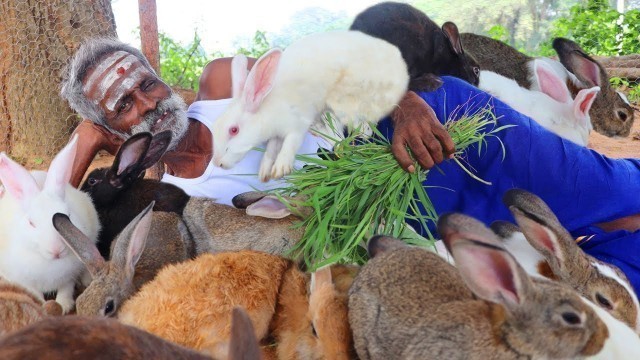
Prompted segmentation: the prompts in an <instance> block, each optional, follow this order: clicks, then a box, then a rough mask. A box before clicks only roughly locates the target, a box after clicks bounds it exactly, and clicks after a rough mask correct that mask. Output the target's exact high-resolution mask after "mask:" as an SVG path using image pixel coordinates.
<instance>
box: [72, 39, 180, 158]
mask: <svg viewBox="0 0 640 360" xmlns="http://www.w3.org/2000/svg"><path fill="white" fill-rule="evenodd" d="M82 89H83V92H84V94H85V95H86V96H87V98H88V99H89V100H90V101H93V102H94V103H95V104H96V105H98V106H99V107H100V108H101V109H102V110H103V111H104V113H105V117H106V119H105V120H106V125H107V127H108V128H109V129H110V130H112V131H113V132H115V133H117V134H119V135H120V136H122V137H123V138H125V139H126V138H128V137H129V136H131V135H133V134H136V133H139V132H142V131H149V132H151V133H154V134H155V133H158V132H160V131H164V130H171V131H172V135H173V138H172V141H171V145H170V147H169V148H170V149H172V148H174V147H175V145H176V144H177V143H178V141H179V140H180V138H181V137H182V136H183V135H184V133H185V131H186V129H187V124H188V120H187V116H186V111H185V109H186V105H185V103H184V101H183V100H182V98H180V96H179V95H178V94H176V93H174V92H173V91H172V90H171V88H170V87H169V86H167V84H165V83H164V82H162V80H160V79H159V78H158V77H157V76H156V75H155V74H154V73H152V72H151V71H149V69H147V68H146V67H145V66H144V64H143V63H142V62H141V61H140V60H139V59H138V58H137V57H135V56H134V55H132V54H130V53H128V52H125V51H116V52H113V53H110V54H107V55H105V56H103V57H102V59H101V60H100V61H98V63H97V64H96V65H95V66H94V67H93V68H91V69H90V70H89V71H88V72H87V74H86V75H85V78H84V80H83V88H82Z"/></svg>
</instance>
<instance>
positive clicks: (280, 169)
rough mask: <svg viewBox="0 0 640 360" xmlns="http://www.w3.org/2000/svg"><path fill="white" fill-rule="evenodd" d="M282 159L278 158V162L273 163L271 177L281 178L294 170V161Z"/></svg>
mask: <svg viewBox="0 0 640 360" xmlns="http://www.w3.org/2000/svg"><path fill="white" fill-rule="evenodd" d="M281 160H282V159H280V158H278V159H277V160H276V162H275V163H274V164H273V167H272V168H271V178H272V179H279V178H281V177H283V176H285V175H288V174H290V173H291V170H293V161H288V160H287V161H281Z"/></svg>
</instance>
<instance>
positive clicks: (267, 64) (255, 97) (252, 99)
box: [242, 49, 282, 113]
mask: <svg viewBox="0 0 640 360" xmlns="http://www.w3.org/2000/svg"><path fill="white" fill-rule="evenodd" d="M281 55H282V50H280V49H271V50H269V51H268V52H267V53H266V54H264V55H262V56H261V57H260V59H258V61H257V62H256V63H255V65H253V68H251V71H250V72H249V75H248V76H247V81H246V83H245V85H244V91H243V93H242V94H243V99H244V106H245V109H246V110H247V111H248V112H250V113H255V112H256V111H257V110H258V108H259V107H260V104H262V101H263V100H264V99H265V98H266V97H267V95H269V93H270V92H271V89H272V88H273V80H274V79H275V75H276V72H277V70H278V64H279V63H280V57H281Z"/></svg>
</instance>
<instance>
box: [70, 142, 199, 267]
mask: <svg viewBox="0 0 640 360" xmlns="http://www.w3.org/2000/svg"><path fill="white" fill-rule="evenodd" d="M170 143H171V132H170V131H163V132H161V133H158V134H156V135H151V133H147V132H145V133H139V134H135V135H133V136H131V137H130V138H129V139H127V140H126V141H125V142H124V143H123V144H122V146H120V149H119V150H118V153H117V154H116V157H115V160H114V161H113V164H112V165H111V167H105V168H100V169H95V170H93V171H92V172H91V173H90V174H89V176H88V177H87V179H86V180H85V182H84V183H83V184H82V187H81V188H80V189H81V190H82V191H84V192H86V193H88V194H89V195H90V196H91V198H92V200H93V203H94V205H95V207H96V210H97V211H98V216H99V217H100V223H101V224H102V231H101V232H100V235H99V237H98V250H99V251H100V254H101V255H102V256H103V257H105V258H107V259H108V258H109V249H110V246H111V242H112V241H113V239H114V238H115V237H116V235H118V234H119V233H120V231H122V229H124V228H125V226H126V225H127V224H128V223H129V222H131V220H133V218H135V217H136V215H138V214H139V213H140V212H141V211H142V210H143V209H144V208H145V207H146V206H147V205H148V204H149V203H150V202H151V201H155V206H154V208H153V210H154V211H165V212H173V213H176V214H178V215H180V216H182V211H183V209H184V207H185V206H186V204H187V201H189V196H188V195H187V194H186V193H185V192H184V191H183V190H182V189H180V188H179V187H177V186H175V185H172V184H168V183H163V182H160V181H157V180H152V179H144V171H145V170H146V169H148V168H149V167H151V166H152V165H154V164H155V163H156V162H157V161H158V160H159V159H160V157H161V156H162V155H163V154H164V153H165V151H166V150H167V148H168V147H169V144H170Z"/></svg>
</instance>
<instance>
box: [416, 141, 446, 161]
mask: <svg viewBox="0 0 640 360" xmlns="http://www.w3.org/2000/svg"><path fill="white" fill-rule="evenodd" d="M424 146H425V147H426V148H427V149H428V150H429V154H430V155H431V157H432V158H433V161H434V162H435V163H436V164H440V163H441V162H442V160H444V155H443V154H442V145H440V141H438V139H436V138H435V137H432V138H431V139H430V140H427V141H424ZM421 165H422V164H421Z"/></svg>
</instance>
